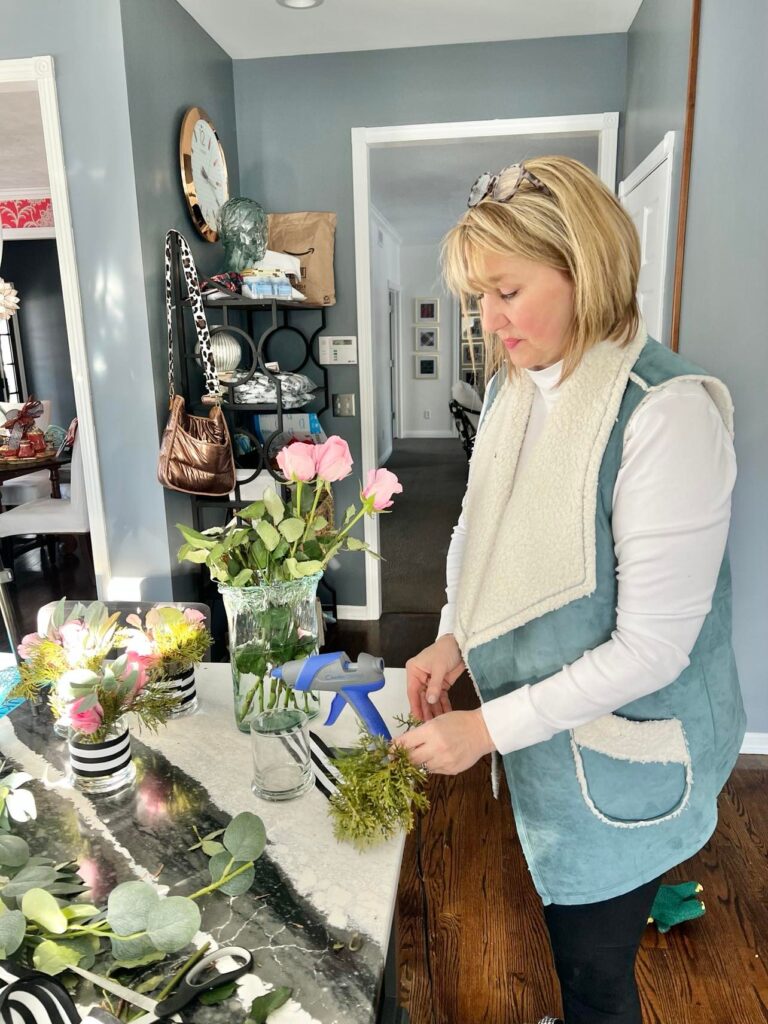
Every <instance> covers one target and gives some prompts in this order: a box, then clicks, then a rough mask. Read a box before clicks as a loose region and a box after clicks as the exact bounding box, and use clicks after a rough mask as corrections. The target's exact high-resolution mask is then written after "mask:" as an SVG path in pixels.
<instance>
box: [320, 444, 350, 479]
mask: <svg viewBox="0 0 768 1024" xmlns="http://www.w3.org/2000/svg"><path fill="white" fill-rule="evenodd" d="M315 465H316V466H317V475H318V476H319V477H320V478H321V480H326V481H327V482H328V483H333V482H334V481H336V480H343V479H344V477H345V476H349V474H350V473H351V472H352V456H351V454H350V451H349V445H348V444H347V442H346V441H345V440H344V439H343V438H342V437H339V436H338V435H337V434H334V435H333V436H332V437H329V438H328V440H327V441H326V442H325V443H324V444H321V445H318V446H317V447H316V448H315Z"/></svg>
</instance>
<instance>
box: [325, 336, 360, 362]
mask: <svg viewBox="0 0 768 1024" xmlns="http://www.w3.org/2000/svg"><path fill="white" fill-rule="evenodd" d="M317 340H318V345H319V359H320V364H321V365H322V366H342V365H348V364H350V363H356V362H357V338H356V337H355V336H354V335H350V334H345V335H329V334H322V335H320V337H319V338H318V339H317Z"/></svg>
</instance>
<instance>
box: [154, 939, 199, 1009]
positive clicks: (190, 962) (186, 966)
mask: <svg viewBox="0 0 768 1024" xmlns="http://www.w3.org/2000/svg"><path fill="white" fill-rule="evenodd" d="M210 945H211V943H210V942H206V943H205V945H204V946H201V947H200V949H197V950H195V952H194V953H193V954H192V956H191V957H189V959H187V960H185V961H184V963H183V964H182V965H181V967H180V968H179V969H178V971H176V973H175V974H174V976H173V977H172V978H171V980H170V981H169V982H168V984H167V985H166V986H165V988H163V989H161V990H160V992H158V994H157V1002H158V1003H162V1001H163V1000H164V999H167V997H168V996H169V995H170V994H171V992H173V990H174V989H175V988H176V986H177V985H178V984H179V982H180V981H181V979H182V978H183V977H184V975H185V974H186V973H187V972H188V971H189V970H190V969H191V968H192V967H194V966H195V964H196V963H198V961H200V960H202V959H203V957H204V956H205V954H206V953H207V951H208V948H209V946H210Z"/></svg>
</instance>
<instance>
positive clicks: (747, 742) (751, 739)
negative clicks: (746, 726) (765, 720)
mask: <svg viewBox="0 0 768 1024" xmlns="http://www.w3.org/2000/svg"><path fill="white" fill-rule="evenodd" d="M740 753H742V754H768V732H748V733H746V734H745V736H744V742H743V743H742V745H741V751H740Z"/></svg>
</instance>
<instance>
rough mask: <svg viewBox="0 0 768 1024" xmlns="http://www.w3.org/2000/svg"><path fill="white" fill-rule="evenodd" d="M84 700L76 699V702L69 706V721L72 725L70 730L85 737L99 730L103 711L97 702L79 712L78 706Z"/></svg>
mask: <svg viewBox="0 0 768 1024" xmlns="http://www.w3.org/2000/svg"><path fill="white" fill-rule="evenodd" d="M84 700H85V697H78V698H77V700H75V701H72V703H71V704H70V706H69V720H70V722H71V723H72V728H73V729H74V730H75V731H76V732H81V733H83V734H84V735H86V736H90V735H91V733H94V732H96V730H97V729H100V728H101V722H102V719H103V717H104V711H103V710H102V707H101V704H99V703H98V702H97V703H96V704H94V705H93V707H92V708H87V709H86V710H85V711H80V705H81V704H82V703H83V701H84Z"/></svg>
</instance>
